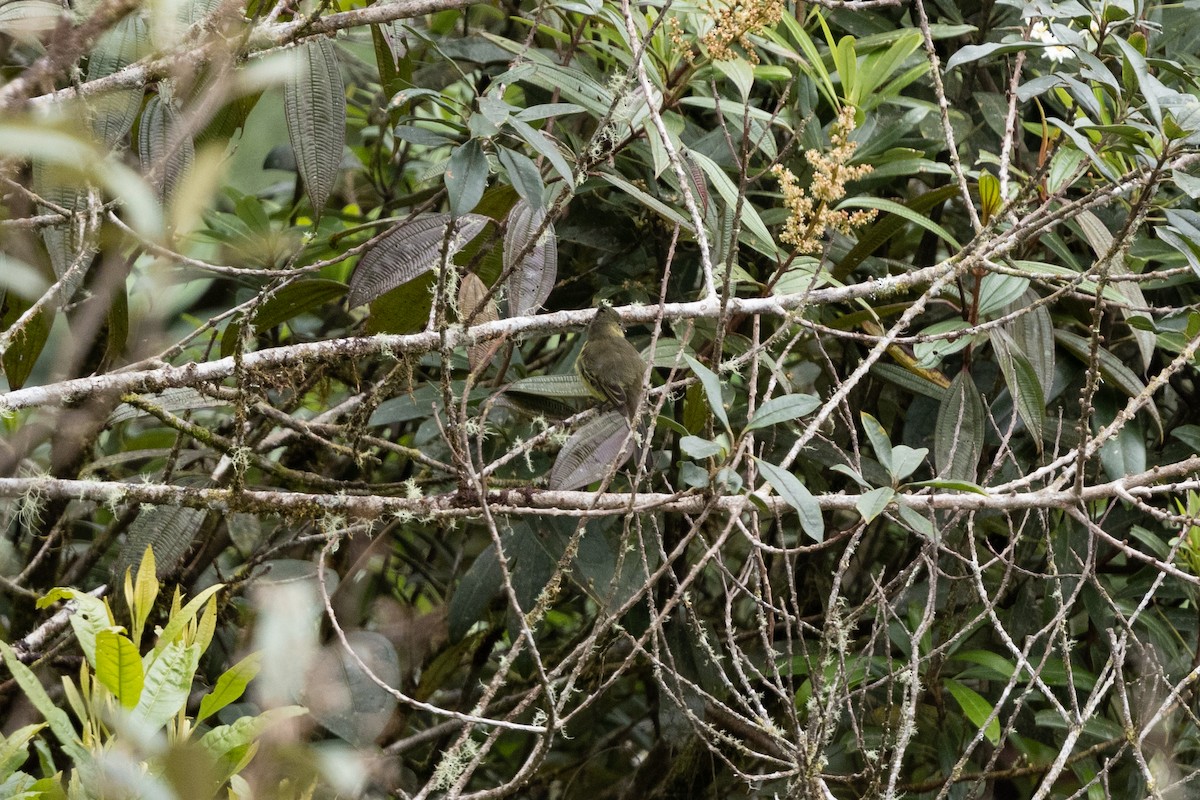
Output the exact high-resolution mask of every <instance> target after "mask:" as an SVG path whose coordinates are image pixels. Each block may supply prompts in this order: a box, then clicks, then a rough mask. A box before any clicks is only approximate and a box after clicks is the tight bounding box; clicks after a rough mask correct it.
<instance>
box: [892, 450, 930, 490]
mask: <svg viewBox="0 0 1200 800" xmlns="http://www.w3.org/2000/svg"><path fill="white" fill-rule="evenodd" d="M928 455H929V450H928V448H925V447H916V448H914V447H909V446H908V445H906V444H898V445H896V446H895V447H893V448H892V465H893V468H894V470H895V472H894V473H893V474H892V477H893V478H895V479H896V480H897V481H902V480H904V479H905V478H907V477H908V476H909V475H912V474H913V473H914V472H916V471H917V470H918V469H919V468H920V467H921V465H922V464H923V463H925V457H926V456H928Z"/></svg>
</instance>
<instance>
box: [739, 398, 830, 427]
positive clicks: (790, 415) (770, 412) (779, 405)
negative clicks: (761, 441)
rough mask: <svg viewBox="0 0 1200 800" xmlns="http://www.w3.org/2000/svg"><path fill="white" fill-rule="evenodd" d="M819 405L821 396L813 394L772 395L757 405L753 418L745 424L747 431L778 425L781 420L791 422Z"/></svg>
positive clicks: (814, 409) (809, 412)
mask: <svg viewBox="0 0 1200 800" xmlns="http://www.w3.org/2000/svg"><path fill="white" fill-rule="evenodd" d="M820 406H821V398H819V397H817V396H816V395H815V394H786V395H783V396H782V397H772V398H771V399H770V400H768V401H767V402H765V403H763V404H762V405H761V406H759V407H758V410H757V411H755V412H754V418H753V419H751V420H750V422H749V424H747V425H746V430H747V431H753V430H758V429H759V428H766V427H769V426H771V425H778V424H779V423H781V422H791V421H792V420H794V419H799V418H800V417H803V416H804V415H805V414H811V413H812V412H814V411H816V410H817V409H818V408H819V407H820Z"/></svg>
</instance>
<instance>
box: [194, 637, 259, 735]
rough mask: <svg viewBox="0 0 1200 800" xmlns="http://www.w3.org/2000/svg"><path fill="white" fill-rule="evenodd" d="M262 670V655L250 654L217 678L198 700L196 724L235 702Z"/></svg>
mask: <svg viewBox="0 0 1200 800" xmlns="http://www.w3.org/2000/svg"><path fill="white" fill-rule="evenodd" d="M260 669H262V653H251V654H250V655H248V656H246V657H245V658H243V659H242V660H241V661H239V662H238V663H236V664H234V665H233V666H232V667H230V668H229V669H227V670H225V671H224V672H222V673H221V677H219V678H217V683H216V685H214V686H213V688H212V691H211V692H209V693H208V694H206V695H204V697H202V698H201V699H200V710H199V711H198V712H197V713H196V722H202V721H204V720H206V719H208V718H209V717H211V716H212V715H213V714H215V713H217V712H218V711H220V710H221V709H222V708H224V707H225V706H227V705H229V704H230V703H233V702H236V701H237V700H238V698H240V697H241V696H242V694H244V693H245V691H246V686H248V685H249V683H250V681H252V680H254V677H255V676H256V675H258V672H259V670H260Z"/></svg>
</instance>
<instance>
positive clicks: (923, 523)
mask: <svg viewBox="0 0 1200 800" xmlns="http://www.w3.org/2000/svg"><path fill="white" fill-rule="evenodd" d="M896 513H897V514H898V515H899V517H900V519H901V521H902V522H904V523H905V524H906V525H908V527H910V528H912V529H913V530H914V531H916V532H917V533H919V534H920V535H922V536H924V537H925V538H926V539H932V540H934V541H936V540H937V530H936V529H935V528H934V527H933V523H932V522H931V521H930V520H929V517H927V516H925V515H924V514H922V513H921V512H920V511H918V510H917V509H915V508H913V507H912V506H907V505H905V504H903V503H900V504H899V506H898V507H897V509H896Z"/></svg>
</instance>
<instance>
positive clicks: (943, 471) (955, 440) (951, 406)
mask: <svg viewBox="0 0 1200 800" xmlns="http://www.w3.org/2000/svg"><path fill="white" fill-rule="evenodd" d="M984 422H985V417H984V412H983V398H982V397H980V395H979V389H977V388H976V386H975V381H974V380H973V379H972V378H971V375H970V373H968V372H967V371H966V370H963V371H961V372H959V373H958V375H957V376H956V377H955V378H954V380H953V381H951V382H950V388H949V389H947V390H946V394H945V396H944V398H943V399H942V404H941V405H940V406H939V407H938V415H937V422H936V423H935V424H934V438H933V460H934V464H935V465H936V466H937V471H938V475H939V476H940V477H942V478H948V479H951V480H964V481H973V480H975V476H976V470H977V469H978V467H979V459H980V458H981V457H982V455H983V436H984Z"/></svg>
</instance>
